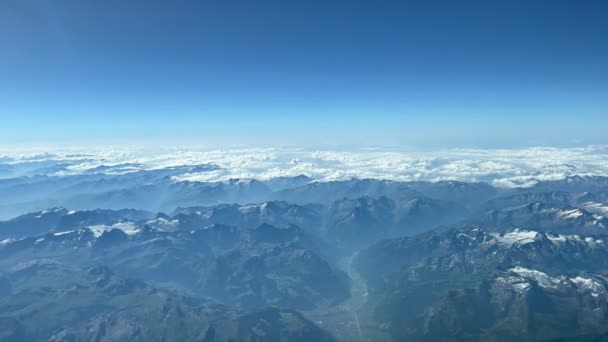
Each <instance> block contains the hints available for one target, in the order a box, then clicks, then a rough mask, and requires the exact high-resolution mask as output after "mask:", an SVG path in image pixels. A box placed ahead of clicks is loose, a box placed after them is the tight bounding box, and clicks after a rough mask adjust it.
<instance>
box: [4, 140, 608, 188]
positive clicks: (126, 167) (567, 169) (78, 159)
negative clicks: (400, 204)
mask: <svg viewBox="0 0 608 342" xmlns="http://www.w3.org/2000/svg"><path fill="white" fill-rule="evenodd" d="M202 164H211V165H214V166H215V167H213V168H203V169H201V170H200V172H198V171H197V172H193V173H183V174H179V175H176V176H173V180H174V181H205V182H211V181H224V180H228V179H232V178H254V179H258V180H267V179H271V178H275V177H290V176H297V175H302V174H303V175H306V176H309V177H311V178H313V179H315V180H318V181H331V180H343V179H351V178H377V179H388V180H398V181H441V180H457V181H473V182H474V181H485V182H488V183H490V184H493V185H496V186H501V187H514V186H524V187H525V186H532V185H534V184H535V183H536V182H537V181H542V180H557V179H563V178H565V177H567V176H570V175H581V176H587V175H597V176H608V146H588V147H582V148H547V147H543V148H527V149H513V150H481V149H456V150H440V151H426V152H410V151H403V150H396V149H371V148H361V149H351V150H335V149H333V150H332V149H323V150H308V149H301V148H250V147H234V148H226V149H214V148H193V147H190V148H168V149H163V150H154V151H152V150H144V149H142V150H138V149H124V148H121V149H99V150H95V151H91V150H86V151H82V150H78V149H70V150H66V149H63V150H54V151H44V150H40V149H30V150H0V177H1V178H10V177H17V176H30V175H33V174H47V175H51V176H70V175H76V174H80V173H84V172H104V173H108V174H120V173H127V172H133V171H137V170H154V169H162V168H169V167H176V166H184V165H202Z"/></svg>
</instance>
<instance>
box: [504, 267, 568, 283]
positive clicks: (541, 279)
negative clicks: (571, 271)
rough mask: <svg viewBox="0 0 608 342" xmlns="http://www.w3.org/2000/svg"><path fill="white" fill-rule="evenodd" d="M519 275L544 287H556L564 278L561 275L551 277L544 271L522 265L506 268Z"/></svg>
mask: <svg viewBox="0 0 608 342" xmlns="http://www.w3.org/2000/svg"><path fill="white" fill-rule="evenodd" d="M508 271H509V272H513V273H515V274H517V275H519V276H521V277H524V278H528V279H532V280H534V281H536V283H538V285H540V286H542V287H546V288H556V287H557V285H559V284H560V283H561V282H562V281H563V280H564V279H565V278H563V277H557V278H554V277H551V276H549V275H547V274H546V273H544V272H541V271H537V270H533V269H529V268H525V267H522V266H515V267H513V268H510V269H509V270H508Z"/></svg>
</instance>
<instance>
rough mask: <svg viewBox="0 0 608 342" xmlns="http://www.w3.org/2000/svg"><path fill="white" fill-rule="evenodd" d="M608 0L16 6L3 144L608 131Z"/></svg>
mask: <svg viewBox="0 0 608 342" xmlns="http://www.w3.org/2000/svg"><path fill="white" fill-rule="evenodd" d="M607 17H608V2H606V1H560V0H553V1H541V0H538V1H518V0H513V1H333V0H331V1H315V0H310V1H264V0H260V1H180V0H174V1H156V0H148V1H136V0H130V1H124V0H123V1H114V0H107V1H86V0H64V1H59V0H57V1H53V0H46V1H45V0H4V1H0V145H3V146H12V145H31V144H38V145H40V144H42V145H44V144H49V145H50V144H67V145H79V146H80V145H86V144H92V145H99V144H119V145H120V144H123V145H129V144H140V143H141V144H152V145H154V144H158V145H163V146H166V145H172V144H218V145H222V144H223V145H231V144H249V145H260V146H262V145H263V146H277V145H281V146H282V145H302V146H318V145H331V146H351V145H353V146H354V145H358V146H376V145H383V146H384V145H386V146H407V147H410V148H421V149H424V148H465V147H466V148H486V147H487V148H522V147H530V146H555V147H560V146H563V147H571V146H587V145H593V144H606V143H608V138H607V135H606V127H608V113H607V111H608V25H606V23H605V21H606V18H607Z"/></svg>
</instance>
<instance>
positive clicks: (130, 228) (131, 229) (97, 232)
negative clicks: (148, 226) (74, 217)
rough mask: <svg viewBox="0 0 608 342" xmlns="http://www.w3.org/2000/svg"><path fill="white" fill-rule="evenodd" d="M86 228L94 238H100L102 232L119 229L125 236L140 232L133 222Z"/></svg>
mask: <svg viewBox="0 0 608 342" xmlns="http://www.w3.org/2000/svg"><path fill="white" fill-rule="evenodd" d="M86 228H88V229H90V230H91V231H92V232H93V235H94V236H95V237H96V238H98V237H100V236H101V235H102V234H103V233H104V232H106V231H110V230H112V229H120V230H122V231H123V232H124V233H125V234H127V235H134V234H137V233H139V231H140V229H139V228H138V227H137V226H136V225H135V223H133V222H118V223H114V224H112V225H105V224H98V225H93V226H87V227H86Z"/></svg>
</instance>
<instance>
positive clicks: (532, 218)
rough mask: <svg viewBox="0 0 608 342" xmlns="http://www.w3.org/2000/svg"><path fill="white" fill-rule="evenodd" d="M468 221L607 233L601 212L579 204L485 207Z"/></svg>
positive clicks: (502, 227) (504, 226)
mask: <svg viewBox="0 0 608 342" xmlns="http://www.w3.org/2000/svg"><path fill="white" fill-rule="evenodd" d="M471 223H473V224H476V225H479V226H482V227H488V228H493V229H496V230H509V229H513V228H527V229H537V230H542V231H546V232H554V233H563V234H582V235H592V234H608V219H607V218H605V217H603V216H602V215H598V214H594V213H592V212H589V211H587V210H585V209H582V208H578V207H572V206H564V207H553V206H550V205H545V204H543V203H540V202H536V203H530V204H526V205H523V206H519V207H515V208H510V209H492V210H488V211H487V212H485V213H483V214H482V215H480V216H479V217H478V218H474V219H472V220H471Z"/></svg>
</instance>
